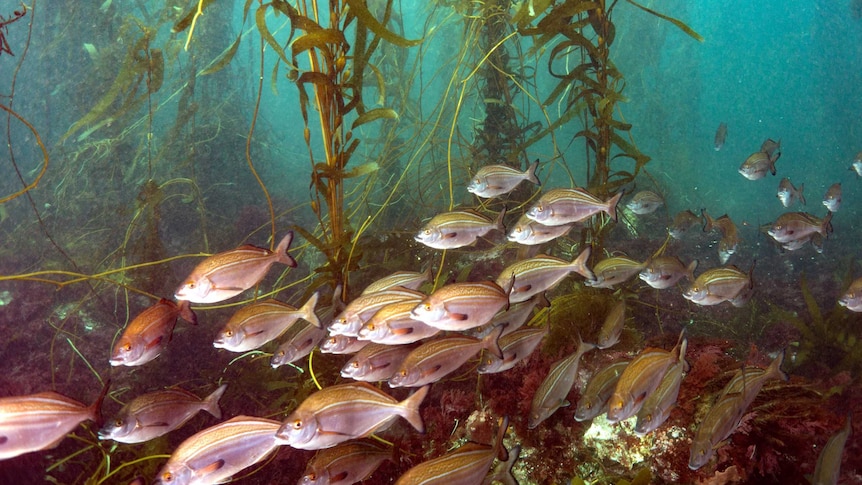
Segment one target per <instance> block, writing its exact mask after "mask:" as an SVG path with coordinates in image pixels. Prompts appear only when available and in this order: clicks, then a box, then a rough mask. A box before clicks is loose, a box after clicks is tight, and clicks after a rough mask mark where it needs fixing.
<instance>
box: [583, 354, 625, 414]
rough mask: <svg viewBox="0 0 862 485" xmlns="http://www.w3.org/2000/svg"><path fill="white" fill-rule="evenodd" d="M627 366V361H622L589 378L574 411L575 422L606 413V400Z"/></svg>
mask: <svg viewBox="0 0 862 485" xmlns="http://www.w3.org/2000/svg"><path fill="white" fill-rule="evenodd" d="M627 365H629V361H627V360H622V361H619V362H614V363H612V364H609V365H607V366H605V367H603V368H602V369H600V370H599V371H597V372H596V373H595V374H593V376H592V377H590V380H589V381H588V382H587V386H586V387H585V388H584V391H583V392H582V393H581V398H580V399H578V408H577V409H576V410H575V421H586V420H588V419H593V418H595V417H596V416H598V415H600V414H602V413H603V412H606V411H607V409H608V400H609V399H610V398H611V394H613V393H614V388H615V387H616V385H617V381H618V380H619V379H620V375H622V373H623V370H624V369H625V368H626V366H627Z"/></svg>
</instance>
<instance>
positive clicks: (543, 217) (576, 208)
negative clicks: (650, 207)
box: [527, 188, 623, 226]
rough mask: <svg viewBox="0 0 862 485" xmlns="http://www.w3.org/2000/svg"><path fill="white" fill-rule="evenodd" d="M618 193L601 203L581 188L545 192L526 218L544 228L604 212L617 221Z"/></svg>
mask: <svg viewBox="0 0 862 485" xmlns="http://www.w3.org/2000/svg"><path fill="white" fill-rule="evenodd" d="M622 195H623V193H622V192H620V193H618V194H616V195H614V196H613V197H611V198H610V199H608V200H606V201H602V200H601V199H599V198H598V197H596V196H594V195H593V194H591V193H589V192H587V191H586V190H584V189H582V188H574V189H552V190H549V191H547V192H545V193H544V194H543V195H542V197H541V198H540V199H539V201H538V202H536V203H535V204H534V205H533V206H532V207H530V208H529V209H528V210H527V217H529V218H530V219H532V220H534V221H536V222H538V223H541V224H544V225H546V226H560V225H563V224H572V223H575V222H581V221H584V220H587V219H589V218H590V217H592V216H594V215H595V214H598V213H600V212H606V213H607V214H608V215H609V216H610V217H611V219H613V220H614V221H616V220H617V203H618V202H619V201H620V197H622Z"/></svg>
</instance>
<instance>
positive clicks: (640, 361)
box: [607, 334, 688, 423]
mask: <svg viewBox="0 0 862 485" xmlns="http://www.w3.org/2000/svg"><path fill="white" fill-rule="evenodd" d="M687 345H688V342H687V341H686V339H685V337H684V336H683V334H680V339H679V341H678V342H677V344H676V346H675V347H674V348H673V349H672V350H670V351H667V350H664V349H657V348H651V347H650V348H646V349H644V350H642V351H641V352H640V353H639V354H638V355H637V357H635V358H634V359H632V361H631V362H629V365H627V366H626V368H625V370H624V371H623V373H622V375H621V376H620V379H619V381H617V385H616V387H615V388H614V392H613V394H612V395H611V398H610V400H609V401H608V415H607V416H608V421H610V422H612V423H615V422H617V421H622V420H624V419H628V418H630V417H632V416H634V415H635V414H637V412H638V411H640V409H641V407H643V404H644V401H645V400H646V399H648V398H649V396H650V394H652V393H653V392H655V390H656V389H657V388H658V386H659V384H661V381H662V379H663V378H664V375H665V374H666V373H667V370H668V369H669V368H670V367H671V366H672V365H673V364H674V362H677V361H680V360H682V359H683V358H684V357H683V356H684V355H685V350H686V347H687Z"/></svg>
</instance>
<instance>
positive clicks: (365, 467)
mask: <svg viewBox="0 0 862 485" xmlns="http://www.w3.org/2000/svg"><path fill="white" fill-rule="evenodd" d="M386 460H389V461H392V448H385V447H383V446H381V445H378V444H376V443H372V442H371V441H351V442H349V443H343V444H340V445H337V446H334V447H332V448H325V449H323V450H318V451H317V453H315V454H314V456H313V457H312V458H311V460H309V461H308V464H307V465H305V472H303V474H302V477H301V478H300V479H299V482H297V485H352V484H354V483H359V482H362V481H364V480H366V479H368V477H370V476H371V474H372V473H374V471H375V470H377V468H378V467H379V466H380V464H381V463H383V462H384V461H386Z"/></svg>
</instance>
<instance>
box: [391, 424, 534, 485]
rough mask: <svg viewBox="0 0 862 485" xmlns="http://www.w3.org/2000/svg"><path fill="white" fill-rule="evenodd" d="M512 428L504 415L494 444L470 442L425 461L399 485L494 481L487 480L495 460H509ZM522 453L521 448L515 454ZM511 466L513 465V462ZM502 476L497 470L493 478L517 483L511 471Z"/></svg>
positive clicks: (473, 483) (405, 476) (456, 484)
mask: <svg viewBox="0 0 862 485" xmlns="http://www.w3.org/2000/svg"><path fill="white" fill-rule="evenodd" d="M508 427H509V420H508V418H503V420H502V423H501V424H500V427H499V429H498V430H497V436H496V438H495V440H494V443H492V444H484V443H476V442H473V441H468V442H467V443H465V444H463V445H461V446H459V447H458V448H457V449H455V450H454V451H450V452H449V453H446V454H445V455H443V456H440V457H437V458H432V459H430V460H427V461H424V462H422V463H420V464H418V465H416V466H414V467H413V468H411V469H409V470H407V471H406V472H405V473H404V474H403V475H401V477H400V478H398V481H396V482H395V485H476V484H481V483H489V484H490V483H491V481H490V480H489V481H485V480H486V477H487V475H488V471H489V470H490V468H491V465H492V464H493V463H494V459H495V458H497V459H499V460H500V461H508V460H507V458H508V457H507V455H508V454H509V453H507V452H506V450H505V448H504V447H503V438H504V437H505V435H506V430H507V429H508ZM518 453H520V448H519V449H518V450H517V451H516V452H515V456H517V454H518ZM510 467H511V465H510ZM507 475H508V476H501V475H499V474H497V473H495V474H494V475H493V478H494V479H496V480H498V481H500V482H501V483H504V484H506V485H510V484H513V483H516V482H514V480H512V479H511V474H507Z"/></svg>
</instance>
